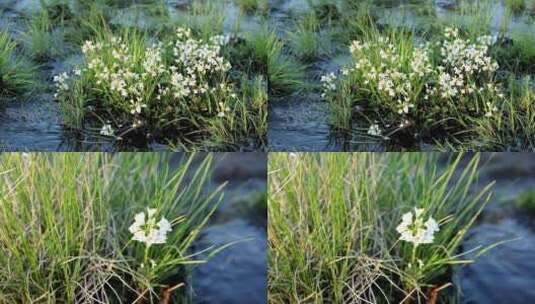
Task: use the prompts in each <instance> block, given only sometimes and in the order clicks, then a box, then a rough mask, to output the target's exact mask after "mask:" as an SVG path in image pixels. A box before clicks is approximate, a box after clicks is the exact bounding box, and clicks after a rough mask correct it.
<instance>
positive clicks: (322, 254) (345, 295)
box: [268, 153, 492, 303]
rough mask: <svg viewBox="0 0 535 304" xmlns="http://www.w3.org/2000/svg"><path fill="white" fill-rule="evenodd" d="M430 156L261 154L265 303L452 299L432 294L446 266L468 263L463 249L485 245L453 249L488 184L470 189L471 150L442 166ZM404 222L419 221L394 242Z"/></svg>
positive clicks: (473, 173)
mask: <svg viewBox="0 0 535 304" xmlns="http://www.w3.org/2000/svg"><path fill="white" fill-rule="evenodd" d="M438 156H439V155H438V154H429V153H425V154H410V153H407V154H366V153H355V154H347V153H344V154H341V153H325V154H319V155H318V154H296V153H291V154H273V155H272V156H270V160H269V185H270V189H269V192H268V193H269V197H268V242H269V283H268V286H269V301H270V303H304V302H306V303H399V302H402V301H404V300H406V301H407V302H412V303H423V302H425V301H426V300H425V297H426V296H431V295H433V294H435V295H438V296H439V300H440V299H442V300H444V299H446V298H448V296H452V294H453V295H454V294H455V293H449V292H447V291H442V292H440V290H443V289H444V288H446V287H448V286H450V282H451V279H452V277H451V268H452V266H453V265H459V264H465V263H470V262H472V261H471V260H467V259H465V258H464V255H463V254H464V253H466V252H472V253H475V254H476V255H477V254H482V253H484V252H485V251H486V250H487V249H489V248H490V247H485V248H484V247H478V248H461V245H462V243H463V239H464V238H465V237H466V234H467V232H468V230H469V229H470V227H471V226H472V225H473V224H474V221H475V220H476V219H477V218H478V216H479V214H480V213H481V211H482V210H483V208H484V206H485V205H486V203H487V201H488V197H489V189H490V185H489V186H487V187H485V188H483V189H482V190H480V191H476V192H473V191H471V189H472V186H473V185H474V183H475V181H476V179H477V168H478V163H479V155H476V156H474V157H473V158H472V159H471V160H469V161H467V162H466V163H463V164H461V161H462V158H463V156H462V155H459V156H457V157H453V158H450V159H449V160H448V162H447V164H445V165H439V163H438ZM400 172H401V173H400ZM415 208H418V209H416V214H417V216H416V217H417V219H418V220H417V221H415V222H414V220H415V218H414V211H415ZM411 213H412V217H411V216H410V215H411ZM409 219H412V220H413V224H414V225H415V226H422V227H420V228H418V229H416V227H413V228H414V229H416V230H417V231H414V233H415V235H419V236H420V237H422V238H421V239H414V240H413V241H412V242H409V241H404V240H400V238H401V237H400V232H403V234H402V235H401V236H403V237H407V232H406V231H404V228H403V225H400V223H407V222H408V220H409ZM424 224H425V225H424ZM434 224H438V227H436V226H434ZM423 226H426V227H423ZM405 228H406V227H405ZM431 228H432V229H431ZM437 228H438V229H439V230H438V231H437V230H436V229H437ZM416 232H417V233H416ZM421 233H425V234H424V235H421ZM486 245H488V246H492V245H491V244H482V246H486ZM463 250H464V253H463V252H462V251H463Z"/></svg>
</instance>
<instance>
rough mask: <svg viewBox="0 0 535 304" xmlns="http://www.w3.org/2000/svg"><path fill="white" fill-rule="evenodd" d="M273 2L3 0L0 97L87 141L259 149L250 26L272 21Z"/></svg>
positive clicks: (261, 99) (258, 68) (259, 70)
mask: <svg viewBox="0 0 535 304" xmlns="http://www.w3.org/2000/svg"><path fill="white" fill-rule="evenodd" d="M265 10H266V6H265V4H263V3H262V2H261V1H253V2H251V1H249V2H243V1H242V2H239V3H237V2H234V1H231V0H228V1H191V2H189V1H185V2H178V3H174V2H173V3H168V2H166V1H160V0H154V1H142V2H139V3H138V2H131V1H120V2H117V1H105V0H102V1H89V2H87V1H76V0H73V1H70V0H40V1H22V2H16V1H13V2H7V3H3V4H1V5H0V12H1V13H0V14H2V18H4V20H6V21H5V22H3V23H2V24H0V28H1V30H2V36H1V41H0V43H1V45H0V46H1V49H0V50H1V53H0V69H1V70H0V71H1V72H2V74H1V75H2V78H1V79H2V82H1V83H0V88H1V91H2V95H7V94H8V93H9V97H10V100H11V104H12V105H13V106H15V105H18V104H22V102H23V100H24V99H26V100H28V99H29V100H31V101H32V106H33V103H36V104H39V103H41V105H38V106H39V107H43V106H42V104H46V105H48V107H49V108H53V109H54V111H53V112H55V113H57V114H55V115H57V116H58V117H57V119H56V120H57V121H58V122H56V123H59V124H60V125H61V128H60V127H59V126H58V127H57V128H56V129H61V130H62V133H64V134H66V136H65V137H67V138H68V139H70V140H71V141H73V142H77V141H78V142H81V144H80V146H89V147H90V149H102V147H101V145H99V144H100V143H101V144H102V146H104V147H106V146H107V147H108V148H107V149H118V150H132V149H154V148H155V147H158V146H160V148H162V147H165V148H166V149H175V150H192V149H195V150H230V151H234V150H261V149H264V147H265V146H266V138H265V137H266V133H267V78H266V77H265V74H266V72H265V66H266V65H267V56H266V55H265V53H266V51H265V50H263V49H262V48H263V47H265V46H263V45H260V46H258V44H256V45H255V43H256V42H257V40H258V38H257V34H256V33H255V32H250V31H249V29H251V28H262V27H263V26H265V20H264V19H265V17H264V15H265ZM221 12H226V14H224V15H222V14H221ZM26 63H27V64H26ZM32 73H33V74H32ZM36 83H40V84H41V85H40V86H36V85H35V84H36ZM30 86H31V90H30V89H29V88H28V87H30ZM22 93H26V94H22ZM56 103H57V105H56ZM4 104H6V102H4ZM8 107H9V105H8ZM47 111H48V110H47ZM9 118H10V117H4V119H2V124H3V125H4V124H5V125H6V126H4V127H3V128H6V129H9V128H10V123H12V122H10V121H9ZM13 119H14V120H16V119H18V117H13ZM4 120H7V121H4ZM50 123H51V124H53V123H55V122H50ZM36 133H38V131H36ZM58 135H61V134H58ZM34 136H35V137H38V134H35V135H34ZM2 140H3V141H4V142H5V143H4V144H5V145H7V146H9V145H12V143H10V138H2ZM11 140H12V141H13V142H14V143H13V145H15V147H14V148H15V149H31V147H24V146H22V147H17V143H16V140H15V139H11ZM53 144H54V143H50V146H51V147H50V149H54V147H53ZM55 148H56V149H61V147H55ZM8 149H9V148H8ZM73 149H76V144H75V147H74V148H73ZM82 149H87V148H82Z"/></svg>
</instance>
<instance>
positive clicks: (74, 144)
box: [0, 0, 260, 151]
mask: <svg viewBox="0 0 535 304" xmlns="http://www.w3.org/2000/svg"><path fill="white" fill-rule="evenodd" d="M77 1H79V0H72V1H69V5H70V7H71V8H72V9H73V10H74V11H76V7H77ZM125 2H126V1H125ZM149 2H150V1H131V3H132V4H133V5H131V6H125V7H124V8H121V9H118V11H117V13H116V15H115V16H114V17H113V18H112V19H111V23H112V24H114V25H119V26H120V25H123V26H135V27H138V28H142V29H150V28H156V27H157V26H158V25H159V24H161V22H162V21H161V20H160V19H158V18H156V17H153V16H151V15H150V13H149V12H147V11H146V10H145V9H142V8H141V9H140V7H139V6H136V5H134V4H144V3H145V4H146V3H149ZM154 2H155V3H156V1H154ZM192 2H193V0H167V1H165V3H166V5H167V9H168V10H169V14H170V17H171V20H173V22H174V21H177V20H182V19H183V18H185V17H186V15H187V14H188V13H187V12H188V10H189V9H190V5H191V3H192ZM39 9H40V2H39V0H1V1H0V30H5V29H6V30H8V31H9V32H10V33H11V34H12V35H13V37H14V39H15V40H16V41H17V42H20V43H22V42H23V36H22V33H23V32H24V18H26V17H28V16H31V15H32V14H36V13H38V12H39ZM238 17H239V10H238V8H237V7H236V6H235V5H234V4H233V2H228V4H225V20H224V29H225V30H226V31H231V30H234V29H236V23H237V22H236V20H237V18H238ZM239 24H240V30H241V31H242V32H247V31H254V30H255V29H256V28H257V27H258V26H260V20H259V19H258V18H257V17H254V16H242V19H241V22H240V23H239ZM61 30H62V29H61V28H60V29H59V30H58V31H61ZM58 40H59V42H58V45H56V47H57V48H59V49H60V52H61V53H62V54H61V56H53V57H54V59H50V60H49V61H47V62H44V63H42V64H41V65H40V68H39V72H40V75H41V78H42V82H43V83H44V84H45V85H46V86H48V89H40V90H39V91H44V92H42V93H41V94H33V95H35V96H31V97H29V98H23V97H17V98H15V99H12V100H6V101H3V102H2V101H0V151H160V150H169V149H170V147H168V146H166V145H165V144H161V143H157V142H148V143H147V142H143V143H123V142H114V141H112V140H111V139H109V138H105V137H101V136H99V135H98V134H99V130H97V129H95V130H84V133H83V134H80V133H74V132H70V131H69V130H67V129H66V128H64V126H63V125H62V119H61V115H60V113H59V107H58V104H57V103H56V102H55V101H54V100H53V97H52V94H53V92H52V90H53V83H52V79H53V76H54V75H57V74H60V73H62V72H66V71H71V70H72V69H73V67H74V66H75V65H77V64H78V63H80V60H81V52H80V51H79V49H80V48H79V47H78V46H68V45H65V43H63V42H62V39H61V38H60V39H58ZM241 149H242V150H245V151H249V150H255V149H256V147H254V144H251V145H249V143H246V144H244V147H242V148H241Z"/></svg>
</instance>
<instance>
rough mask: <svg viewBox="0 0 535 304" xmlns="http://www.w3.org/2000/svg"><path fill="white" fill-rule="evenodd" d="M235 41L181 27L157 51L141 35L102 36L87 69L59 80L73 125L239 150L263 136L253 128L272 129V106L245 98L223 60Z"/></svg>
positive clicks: (92, 46)
mask: <svg viewBox="0 0 535 304" xmlns="http://www.w3.org/2000/svg"><path fill="white" fill-rule="evenodd" d="M230 40H231V38H230V37H229V36H222V35H216V36H211V37H209V38H207V39H203V38H197V37H196V36H195V35H194V33H192V31H191V30H190V29H187V28H178V29H177V30H176V33H175V34H174V35H172V37H171V38H170V39H163V40H162V41H160V42H157V43H154V44H153V45H152V46H150V45H149V41H148V38H147V36H146V35H145V34H144V33H141V32H138V31H132V30H124V31H123V32H122V34H120V35H113V34H112V33H110V32H108V31H105V32H103V33H100V34H99V35H98V36H97V37H96V38H94V39H93V40H89V41H86V42H85V44H84V46H83V48H82V49H83V53H84V56H85V63H84V65H82V66H81V67H79V68H78V69H76V70H74V71H73V72H72V74H67V73H65V74H62V75H58V76H56V78H55V81H56V87H57V89H58V91H57V94H56V97H57V98H58V100H59V101H60V103H61V105H62V108H63V112H64V114H65V117H66V122H67V124H68V125H70V126H72V127H76V128H81V127H83V123H84V121H85V120H84V118H87V117H88V116H89V115H94V116H97V117H98V120H100V121H101V123H102V130H101V134H103V135H106V136H116V137H120V138H122V137H125V136H129V134H137V135H140V134H141V135H142V136H143V135H144V136H147V137H149V136H151V137H156V138H163V139H165V140H169V141H171V142H173V141H176V140H177V139H178V142H179V144H189V143H191V142H193V143H195V142H204V141H212V142H217V143H218V144H223V145H233V144H237V143H238V142H237V141H239V140H243V137H244V136H248V135H251V134H253V135H255V136H258V137H260V136H261V134H259V133H258V132H256V131H257V130H256V129H255V130H253V129H252V128H250V127H251V126H258V127H259V128H261V129H262V128H264V129H265V127H264V126H263V124H264V121H263V120H262V119H263V118H262V117H263V115H264V114H263V111H264V108H265V104H260V103H261V102H265V100H264V99H261V98H260V97H258V94H257V93H254V96H250V95H248V94H246V92H249V91H250V90H248V91H246V92H243V91H240V90H239V87H237V86H236V85H235V83H234V81H233V79H231V75H230V69H231V65H230V63H229V61H228V60H227V59H226V58H225V57H224V55H223V54H224V48H226V47H228V45H229V43H230V42H231V41H230ZM256 88H257V89H259V87H258V86H257V87H256ZM260 140H262V138H260Z"/></svg>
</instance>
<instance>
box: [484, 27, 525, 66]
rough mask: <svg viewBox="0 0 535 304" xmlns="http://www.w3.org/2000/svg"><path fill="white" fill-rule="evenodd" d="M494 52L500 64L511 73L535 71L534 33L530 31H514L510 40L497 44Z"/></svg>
mask: <svg viewBox="0 0 535 304" xmlns="http://www.w3.org/2000/svg"><path fill="white" fill-rule="evenodd" d="M533 28H535V27H533ZM494 53H495V55H494V56H495V57H496V58H497V59H498V62H499V63H500V66H503V67H504V68H506V69H508V70H509V71H511V72H513V73H525V74H531V73H533V72H535V35H534V34H533V33H532V32H519V31H514V32H513V33H512V34H511V40H510V41H506V42H503V43H501V44H500V45H498V47H496V49H495V50H494Z"/></svg>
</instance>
